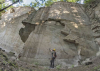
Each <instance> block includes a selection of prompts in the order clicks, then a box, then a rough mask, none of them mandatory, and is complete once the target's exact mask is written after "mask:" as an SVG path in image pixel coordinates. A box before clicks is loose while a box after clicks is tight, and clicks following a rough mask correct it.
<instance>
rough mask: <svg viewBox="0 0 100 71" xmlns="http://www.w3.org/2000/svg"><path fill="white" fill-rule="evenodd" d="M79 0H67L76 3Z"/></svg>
mask: <svg viewBox="0 0 100 71" xmlns="http://www.w3.org/2000/svg"><path fill="white" fill-rule="evenodd" d="M78 1H79V0H67V2H74V3H76V2H78Z"/></svg>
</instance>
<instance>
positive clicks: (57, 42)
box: [0, 2, 99, 67]
mask: <svg viewBox="0 0 100 71" xmlns="http://www.w3.org/2000/svg"><path fill="white" fill-rule="evenodd" d="M86 10H87V9H86ZM96 10H98V7H97V9H96ZM97 17H98V15H97ZM91 25H92V23H91V22H90V18H89V16H88V15H87V14H86V12H85V11H84V7H83V6H82V5H80V4H77V3H68V2H56V3H54V4H52V5H51V6H50V7H43V8H40V9H39V10H38V11H35V10H34V9H32V8H30V7H18V8H14V11H13V10H10V11H9V12H8V13H6V14H4V15H3V16H2V20H0V47H1V48H2V49H4V50H6V51H12V52H15V53H16V55H17V56H18V54H19V57H20V58H19V59H20V60H23V61H28V62H30V63H34V62H38V63H39V64H40V65H49V61H50V57H51V56H50V55H51V54H50V51H49V49H54V48H55V49H56V52H57V59H56V63H55V64H56V65H58V64H60V65H62V67H67V66H68V67H71V66H72V65H75V66H77V65H78V62H79V61H83V60H85V59H86V58H89V57H92V56H95V55H96V53H97V52H98V49H99V47H98V45H97V44H96V42H95V38H94V34H95V33H93V31H92V30H93V29H91Z"/></svg>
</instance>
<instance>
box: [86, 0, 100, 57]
mask: <svg viewBox="0 0 100 71" xmlns="http://www.w3.org/2000/svg"><path fill="white" fill-rule="evenodd" d="M85 11H86V13H87V15H88V17H89V19H90V21H91V23H92V25H91V29H92V31H93V36H94V38H95V42H96V44H99V45H100V1H99V0H97V1H93V2H91V3H90V4H89V5H87V7H86V10H85ZM98 55H100V48H99V52H98V53H97V56H98Z"/></svg>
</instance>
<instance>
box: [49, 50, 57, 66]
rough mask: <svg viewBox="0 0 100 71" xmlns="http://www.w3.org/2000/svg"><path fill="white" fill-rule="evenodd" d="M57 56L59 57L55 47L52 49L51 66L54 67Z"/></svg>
mask: <svg viewBox="0 0 100 71" xmlns="http://www.w3.org/2000/svg"><path fill="white" fill-rule="evenodd" d="M56 57H57V55H56V50H55V49H53V50H51V60H50V68H54V61H55V58H56Z"/></svg>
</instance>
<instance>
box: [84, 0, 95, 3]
mask: <svg viewBox="0 0 100 71" xmlns="http://www.w3.org/2000/svg"><path fill="white" fill-rule="evenodd" d="M92 1H94V0H84V3H85V4H86V3H90V2H92Z"/></svg>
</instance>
